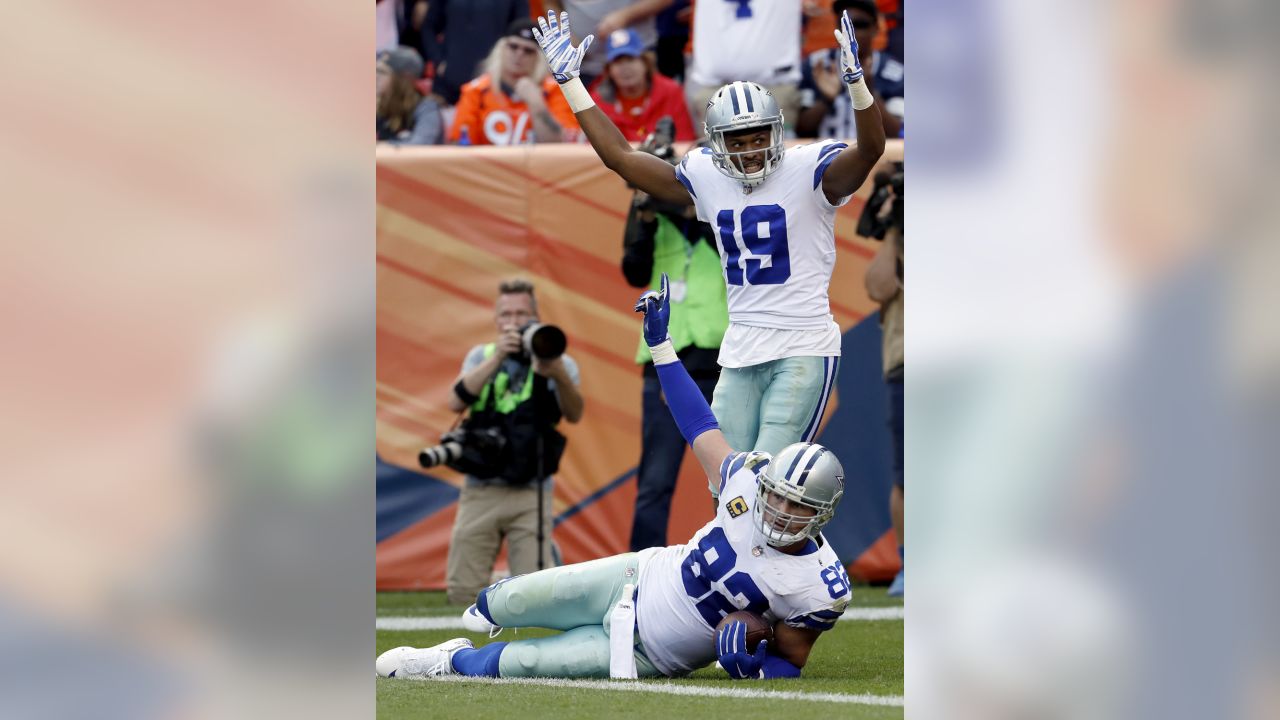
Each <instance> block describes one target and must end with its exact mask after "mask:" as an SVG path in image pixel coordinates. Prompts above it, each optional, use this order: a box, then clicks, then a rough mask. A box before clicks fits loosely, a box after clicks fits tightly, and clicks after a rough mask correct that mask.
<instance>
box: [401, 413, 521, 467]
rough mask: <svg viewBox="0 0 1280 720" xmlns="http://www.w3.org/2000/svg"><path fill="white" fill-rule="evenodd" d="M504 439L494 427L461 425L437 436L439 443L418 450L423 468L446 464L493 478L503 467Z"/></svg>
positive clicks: (419, 462)
mask: <svg viewBox="0 0 1280 720" xmlns="http://www.w3.org/2000/svg"><path fill="white" fill-rule="evenodd" d="M506 455H507V438H506V436H505V435H504V434H503V433H502V431H501V429H499V428H497V427H485V428H471V427H468V426H467V425H466V424H464V425H463V426H462V427H459V428H457V429H455V430H451V431H449V432H447V433H445V434H444V435H442V436H441V437H440V444H439V445H436V446H435V447H429V448H424V449H423V450H422V451H421V452H419V453H418V464H419V465H421V466H422V467H424V468H433V467H436V466H438V465H447V466H449V467H451V468H453V469H454V470H457V471H458V472H460V473H466V474H468V475H472V476H475V477H478V478H492V477H497V476H499V475H501V474H502V473H503V472H504V471H505V470H506V462H505V457H506Z"/></svg>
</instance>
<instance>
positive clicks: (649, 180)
mask: <svg viewBox="0 0 1280 720" xmlns="http://www.w3.org/2000/svg"><path fill="white" fill-rule="evenodd" d="M533 35H534V38H535V39H536V40H537V41H538V45H540V46H541V47H542V54H543V55H544V56H545V57H546V59H547V65H548V66H549V67H550V68H551V75H552V76H553V77H554V78H555V79H556V82H557V83H559V84H560V92H562V93H564V97H565V99H566V100H568V101H569V107H571V108H572V109H573V114H574V116H575V117H577V118H578V125H579V126H581V127H582V132H584V133H585V134H586V136H587V139H588V140H590V141H591V147H592V148H594V149H595V151H596V154H597V155H599V156H600V159H601V160H602V161H603V162H604V164H605V167H607V168H609V169H610V170H612V171H614V172H616V173H618V175H620V176H622V179H623V180H626V181H627V182H629V183H631V184H632V185H634V186H636V187H638V188H640V189H641V190H644V191H645V192H647V193H649V194H650V195H652V196H654V197H656V198H659V199H661V200H665V201H666V202H669V203H676V204H680V205H692V204H693V198H691V197H689V192H688V191H687V190H685V188H684V185H682V184H680V181H679V180H677V179H676V172H675V168H674V167H672V166H671V164H670V163H668V162H666V161H665V160H661V159H659V158H656V157H654V156H652V155H650V154H648V153H643V152H639V151H637V150H636V149H635V148H633V147H631V143H629V142H627V139H626V138H625V137H623V135H622V133H621V132H619V131H618V128H616V127H614V124H613V122H612V121H611V120H609V118H608V117H607V116H606V115H605V114H604V113H603V112H601V111H600V108H598V107H596V103H595V101H594V100H592V99H591V94H590V93H588V92H587V88H586V87H585V86H584V85H583V84H582V80H581V79H579V77H578V75H579V73H580V72H581V67H582V56H583V55H585V54H586V52H587V48H589V47H591V41H592V40H594V39H595V36H594V35H588V36H586V37H585V38H583V39H582V43H581V44H580V45H579V46H578V47H574V46H573V39H572V38H571V36H570V34H569V13H565V12H562V13H560V17H559V19H557V18H556V13H555V11H554V10H548V11H547V16H546V17H545V18H543V17H539V18H538V27H536V28H534V30H533Z"/></svg>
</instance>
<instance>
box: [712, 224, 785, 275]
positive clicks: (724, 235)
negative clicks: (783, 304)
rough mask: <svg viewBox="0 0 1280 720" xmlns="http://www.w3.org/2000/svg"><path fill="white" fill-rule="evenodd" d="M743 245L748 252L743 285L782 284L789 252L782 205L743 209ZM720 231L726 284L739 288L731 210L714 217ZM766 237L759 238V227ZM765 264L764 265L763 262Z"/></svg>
mask: <svg viewBox="0 0 1280 720" xmlns="http://www.w3.org/2000/svg"><path fill="white" fill-rule="evenodd" d="M741 221H742V223H741V224H742V242H743V244H745V245H746V246H747V251H748V252H749V253H750V254H749V255H748V256H747V261H746V269H747V273H746V283H747V284H750V285H781V284H783V283H785V282H786V281H787V279H788V278H790V277H791V253H790V252H789V251H788V249H787V211H786V210H783V209H782V206H781V205H748V206H747V207H745V208H743V209H742V217H741ZM716 225H717V226H718V229H719V231H720V248H721V250H722V251H723V254H724V270H725V281H726V282H728V283H729V284H730V285H742V284H744V283H743V277H742V265H740V264H739V262H738V260H739V258H740V257H741V255H742V248H740V247H739V246H738V241H737V240H736V239H735V238H734V234H735V230H737V223H736V222H735V220H734V217H733V211H732V210H721V211H720V212H719V213H718V214H717V215H716ZM761 225H763V226H765V228H766V230H765V232H766V235H765V236H764V237H761V236H760V226H761ZM766 258H767V259H768V264H767V265H766V264H765V259H766Z"/></svg>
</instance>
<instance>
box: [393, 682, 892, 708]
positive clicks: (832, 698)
mask: <svg viewBox="0 0 1280 720" xmlns="http://www.w3.org/2000/svg"><path fill="white" fill-rule="evenodd" d="M413 680H416V681H418V682H462V683H483V684H486V685H537V686H541V687H556V688H569V689H573V690H613V691H621V692H647V693H658V694H662V695H691V696H695V697H722V698H743V699H752V700H807V701H810V702H826V703H844V704H851V705H879V706H883V707H903V706H904V705H905V703H906V699H905V698H904V697H903V696H901V695H870V694H867V693H862V694H858V695H848V694H845V693H806V692H792V691H784V690H756V689H753V688H736V687H734V688H719V687H711V686H708V685H678V684H676V683H672V682H665V683H663V682H637V681H634V680H562V679H559V678H487V677H468V676H465V675H443V676H440V677H433V678H413Z"/></svg>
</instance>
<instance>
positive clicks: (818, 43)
mask: <svg viewBox="0 0 1280 720" xmlns="http://www.w3.org/2000/svg"><path fill="white" fill-rule="evenodd" d="M767 3H768V4H767V6H766V0H731V1H728V2H726V0H702V2H697V0H590V1H585V0H377V49H378V54H377V72H378V86H377V87H378V91H377V137H378V140H379V141H380V142H388V143H396V144H406V145H439V144H453V145H519V144H527V143H535V142H536V143H546V142H585V138H584V137H583V136H582V133H581V132H580V130H579V129H578V126H577V122H576V120H575V118H574V116H573V113H572V112H571V111H570V110H569V107H568V104H567V103H566V102H565V101H564V99H563V97H562V96H561V94H560V93H559V92H558V90H557V88H556V86H555V82H554V81H553V80H552V79H551V78H550V77H549V75H548V73H547V69H546V64H545V62H544V61H543V58H542V53H541V50H540V49H539V47H538V44H537V42H536V41H535V40H534V36H533V32H532V29H533V27H534V18H536V17H539V16H542V15H545V14H546V12H547V11H548V10H554V11H557V12H559V11H568V12H569V17H570V21H571V27H572V29H573V35H574V41H575V42H579V41H580V40H581V39H582V38H583V37H585V36H586V35H592V34H593V35H595V38H596V39H595V42H594V44H593V45H592V46H591V49H590V51H589V52H588V53H587V56H586V58H585V59H584V61H583V65H582V69H583V73H582V79H583V81H584V82H585V83H586V84H587V87H588V88H589V90H590V91H591V94H592V96H593V97H594V99H595V101H596V104H597V105H598V106H599V107H600V108H601V109H602V110H604V112H605V113H606V114H607V115H609V117H610V119H612V120H613V121H614V124H616V125H617V126H618V128H619V129H620V130H622V132H623V134H624V135H626V137H627V138H628V139H629V140H632V141H634V142H639V141H642V140H644V139H645V138H646V137H647V136H648V135H649V134H651V133H652V132H653V131H654V129H655V125H656V123H657V121H658V120H659V119H661V118H663V117H670V118H672V120H673V121H674V122H675V126H676V131H677V133H676V140H677V141H691V140H694V139H696V137H697V136H699V135H700V134H701V132H700V128H701V123H702V109H703V107H705V105H706V101H707V99H708V97H709V96H710V94H711V92H713V91H714V90H715V89H716V88H718V87H720V86H721V85H723V84H725V83H728V82H732V81H735V80H748V81H754V82H758V83H760V84H762V85H764V86H765V87H767V88H769V90H770V91H771V92H772V93H773V94H774V97H775V98H776V99H777V100H778V102H779V106H780V107H781V108H782V109H783V113H784V116H785V119H786V124H787V134H788V136H789V137H793V138H814V137H853V136H854V133H853V110H852V107H851V106H850V102H849V99H848V97H847V96H846V95H845V93H843V92H842V91H841V83H840V79H839V71H838V69H837V67H836V62H835V59H836V57H837V49H836V43H835V39H834V37H833V31H834V30H835V27H836V18H837V16H838V15H839V14H841V13H843V12H845V11H848V13H849V17H850V21H851V22H852V24H853V26H854V32H855V35H856V36H857V38H856V39H857V42H858V46H859V53H860V56H861V57H860V60H861V62H862V66H863V68H864V69H865V71H866V73H867V76H868V79H869V81H870V82H869V83H868V85H869V87H870V88H871V89H872V92H873V93H874V94H875V96H876V101H877V103H878V104H879V105H880V110H881V116H882V117H883V118H884V123H885V132H886V134H887V135H888V136H889V137H903V123H904V109H903V96H904V74H905V70H904V59H903V22H902V17H903V16H902V12H903V7H902V6H903V0H767Z"/></svg>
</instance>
